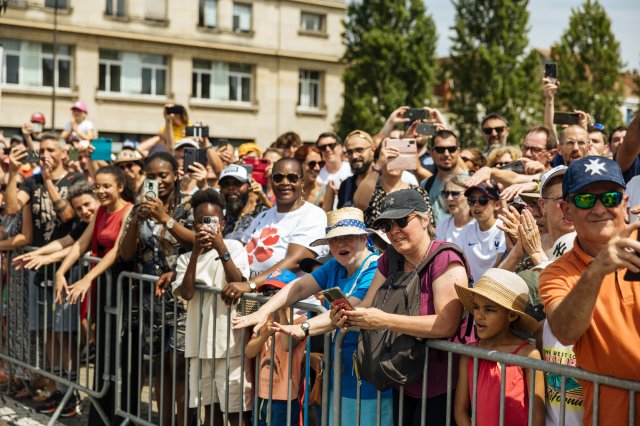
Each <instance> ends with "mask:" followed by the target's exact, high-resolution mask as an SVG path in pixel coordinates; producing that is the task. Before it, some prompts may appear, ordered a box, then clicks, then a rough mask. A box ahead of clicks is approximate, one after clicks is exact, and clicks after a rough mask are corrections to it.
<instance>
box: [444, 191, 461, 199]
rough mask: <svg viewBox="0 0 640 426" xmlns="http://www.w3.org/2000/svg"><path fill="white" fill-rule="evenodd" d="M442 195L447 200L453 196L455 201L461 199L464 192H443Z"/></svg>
mask: <svg viewBox="0 0 640 426" xmlns="http://www.w3.org/2000/svg"><path fill="white" fill-rule="evenodd" d="M440 193H441V194H442V196H443V197H444V198H445V199H447V198H449V196H451V198H453V199H454V200H457V199H458V198H460V195H462V192H460V191H442V192H440Z"/></svg>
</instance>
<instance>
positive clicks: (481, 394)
mask: <svg viewBox="0 0 640 426" xmlns="http://www.w3.org/2000/svg"><path fill="white" fill-rule="evenodd" d="M527 343H528V342H527V341H526V340H525V341H523V342H522V343H521V344H520V346H518V347H517V348H516V349H515V350H514V351H513V352H511V353H512V354H514V355H515V354H517V353H518V352H519V351H520V349H522V348H523V347H524V346H525V345H526V344H527ZM475 344H476V347H477V346H478V342H477V341H476V342H475ZM468 365H469V367H468V371H469V398H470V400H471V401H473V358H469V363H468ZM505 368H506V369H507V372H506V373H507V374H506V384H505V396H504V398H505V399H504V424H505V426H508V425H513V426H523V425H526V424H527V421H528V414H529V392H528V389H527V381H526V379H525V375H524V371H523V370H522V368H520V367H518V366H517V365H506V366H505ZM500 373H501V372H500V366H499V364H498V363H497V362H495V361H489V360H486V359H478V392H477V397H476V398H477V399H476V424H477V426H484V425H486V426H495V425H497V424H499V423H500V421H499V420H500V381H501V378H500Z"/></svg>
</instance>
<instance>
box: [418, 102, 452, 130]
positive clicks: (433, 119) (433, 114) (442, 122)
mask: <svg viewBox="0 0 640 426" xmlns="http://www.w3.org/2000/svg"><path fill="white" fill-rule="evenodd" d="M423 109H424V110H425V111H427V115H428V116H429V118H428V119H427V120H426V121H427V122H428V123H433V124H435V125H436V128H437V130H445V129H447V127H448V125H447V120H446V119H445V118H444V115H442V113H441V112H440V110H438V109H437V108H429V107H424V108H423Z"/></svg>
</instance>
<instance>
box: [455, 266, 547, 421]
mask: <svg viewBox="0 0 640 426" xmlns="http://www.w3.org/2000/svg"><path fill="white" fill-rule="evenodd" d="M456 292H457V293H458V297H459V298H460V302H461V303H462V305H463V306H464V307H465V309H467V310H468V311H469V312H470V313H471V314H473V317H474V319H475V323H476V328H477V333H478V341H476V342H475V344H476V346H478V347H480V348H483V349H487V350H492V351H498V352H504V353H510V354H519V355H522V356H526V357H529V358H534V359H540V352H538V350H537V349H536V348H535V347H534V346H532V345H531V344H530V343H529V342H528V341H527V340H522V339H521V338H520V337H518V336H517V335H515V334H514V331H515V330H518V331H521V332H524V333H525V334H531V333H533V332H535V331H536V330H537V328H538V323H537V322H536V320H535V319H534V318H533V317H531V316H529V315H527V314H525V313H524V309H525V306H526V305H527V301H528V299H529V296H528V294H529V289H528V287H527V284H526V283H525V282H524V280H523V279H522V278H520V277H519V276H518V275H516V274H514V273H513V272H510V271H507V270H504V269H497V268H491V269H489V270H487V272H486V273H485V274H484V275H482V277H481V278H480V279H479V280H478V281H477V282H476V285H475V287H474V288H466V287H461V286H456ZM531 379H532V377H530V372H529V371H528V370H527V371H526V373H524V372H523V369H522V368H521V367H518V366H514V365H507V366H506V386H505V401H504V419H505V425H518V426H520V425H526V424H527V419H528V414H529V396H528V391H529V382H530V380H531ZM500 380H501V371H500V366H499V365H498V363H497V362H494V361H488V360H483V359H478V382H477V386H478V390H477V401H476V420H477V423H476V424H477V425H478V426H482V425H497V424H498V423H499V416H500ZM473 386H474V385H473V358H470V357H467V356H462V357H460V373H459V376H458V388H457V389H456V400H455V406H454V413H455V419H456V422H457V424H458V425H470V424H471V417H470V413H471V410H470V407H471V398H472V395H473ZM533 401H534V407H533V421H534V424H535V425H536V426H537V425H544V375H543V373H542V372H541V371H536V372H535V397H534V400H533Z"/></svg>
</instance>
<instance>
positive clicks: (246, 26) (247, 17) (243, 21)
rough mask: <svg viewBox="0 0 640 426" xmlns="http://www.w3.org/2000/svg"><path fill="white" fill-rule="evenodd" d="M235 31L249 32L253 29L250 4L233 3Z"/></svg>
mask: <svg viewBox="0 0 640 426" xmlns="http://www.w3.org/2000/svg"><path fill="white" fill-rule="evenodd" d="M233 31H235V32H237V33H248V32H249V31H251V5H250V4H243V3H234V4H233Z"/></svg>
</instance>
